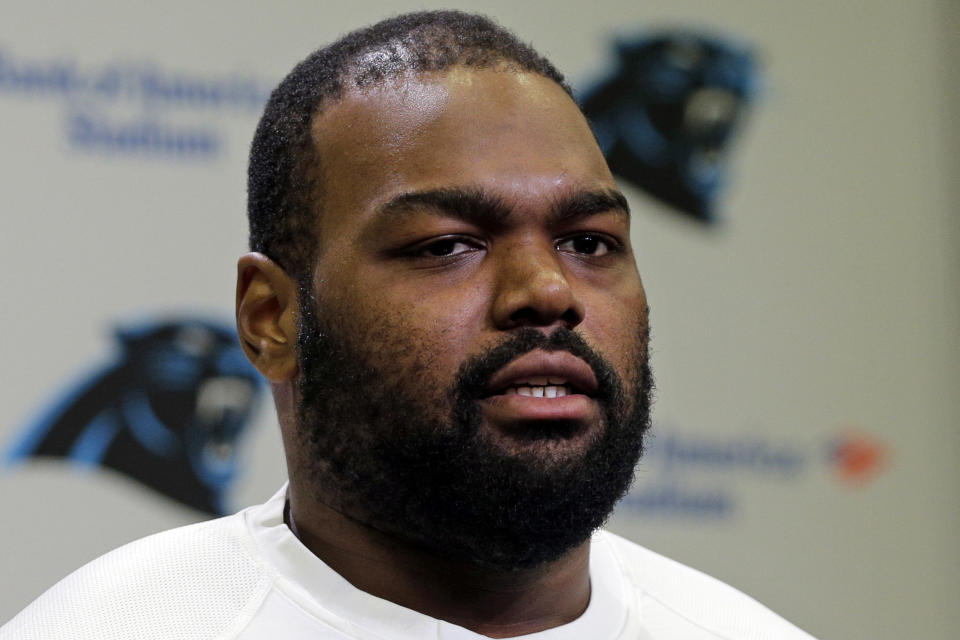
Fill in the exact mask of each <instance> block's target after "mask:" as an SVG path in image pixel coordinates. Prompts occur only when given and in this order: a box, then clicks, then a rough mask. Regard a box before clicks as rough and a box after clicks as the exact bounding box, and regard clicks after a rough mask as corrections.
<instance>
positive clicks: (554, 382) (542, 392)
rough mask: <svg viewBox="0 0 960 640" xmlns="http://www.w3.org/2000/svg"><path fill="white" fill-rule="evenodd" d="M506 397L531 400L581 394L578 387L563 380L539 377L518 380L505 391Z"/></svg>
mask: <svg viewBox="0 0 960 640" xmlns="http://www.w3.org/2000/svg"><path fill="white" fill-rule="evenodd" d="M502 393H503V395H505V396H528V397H531V398H563V397H564V396H569V395H572V394H575V393H579V391H578V390H577V388H576V387H574V386H573V385H572V384H569V383H568V382H567V381H566V380H564V379H562V378H545V377H537V378H530V379H529V380H517V381H515V382H513V383H511V385H510V386H509V387H507V388H506V389H504V390H503V392H502Z"/></svg>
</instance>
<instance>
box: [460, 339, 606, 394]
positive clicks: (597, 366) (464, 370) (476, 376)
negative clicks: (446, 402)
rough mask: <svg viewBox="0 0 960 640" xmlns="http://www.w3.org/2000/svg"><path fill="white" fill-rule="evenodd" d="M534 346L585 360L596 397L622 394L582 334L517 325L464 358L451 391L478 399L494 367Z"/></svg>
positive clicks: (530, 349) (493, 371)
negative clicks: (505, 335)
mask: <svg viewBox="0 0 960 640" xmlns="http://www.w3.org/2000/svg"><path fill="white" fill-rule="evenodd" d="M537 349H539V350H542V351H547V352H553V351H567V352H569V353H571V354H572V355H574V356H576V357H577V358H580V359H581V360H583V361H584V362H586V363H587V365H589V366H590V368H591V369H592V370H593V374H594V375H595V376H596V378H597V384H598V387H599V389H598V394H597V399H598V400H600V401H602V402H606V403H608V404H609V403H616V402H619V401H620V399H621V398H622V396H623V384H622V382H621V381H620V377H619V376H618V375H617V373H616V372H615V371H614V369H613V366H612V365H611V364H610V363H609V362H607V360H606V359H605V358H604V357H603V356H601V355H600V354H599V353H598V352H597V351H596V350H595V349H594V348H593V347H591V346H590V345H589V344H588V343H587V341H586V340H584V339H583V336H581V335H580V334H578V333H576V332H575V331H571V330H570V329H566V328H560V329H556V330H555V331H554V332H553V333H551V334H550V335H546V334H544V333H543V332H542V331H538V330H537V329H532V328H528V327H527V328H522V329H517V330H516V331H514V332H513V333H512V334H511V335H510V336H509V337H508V338H506V339H505V340H504V341H503V342H501V343H500V344H497V345H495V346H493V347H491V348H489V349H487V350H486V351H484V352H483V353H480V354H477V355H475V356H472V357H471V358H469V359H468V360H467V361H465V362H464V363H463V364H462V365H461V366H460V369H459V371H458V373H457V376H456V382H455V384H454V386H453V389H452V390H451V394H452V395H459V396H460V397H461V398H462V397H464V396H465V397H466V398H469V399H471V400H480V399H481V398H483V396H484V394H485V391H486V389H487V387H488V385H489V383H490V379H491V378H492V377H493V375H494V374H495V373H496V372H497V371H499V370H500V369H502V368H503V367H505V366H506V365H507V364H509V363H510V362H512V361H513V360H516V359H517V358H519V357H520V356H522V355H525V354H527V353H530V352H531V351H535V350H537Z"/></svg>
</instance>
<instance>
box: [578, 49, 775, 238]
mask: <svg viewBox="0 0 960 640" xmlns="http://www.w3.org/2000/svg"><path fill="white" fill-rule="evenodd" d="M616 52H617V66H616V69H615V70H614V72H613V73H612V74H611V75H610V76H609V77H607V78H605V79H604V80H602V81H601V82H599V83H598V84H597V85H596V86H594V87H593V88H591V89H590V90H588V91H587V92H585V94H584V95H583V97H582V99H581V101H580V102H581V106H582V107H583V111H584V113H585V114H586V115H587V118H588V119H589V120H590V123H591V126H592V127H593V130H594V133H595V134H596V136H597V140H598V141H599V143H600V148H601V149H602V150H603V154H604V156H606V158H607V162H608V163H609V164H610V168H611V170H612V171H613V172H614V173H616V174H618V175H620V176H622V177H623V178H626V179H627V180H629V181H630V182H633V183H634V184H636V185H637V186H638V187H640V188H641V189H643V190H645V191H647V192H648V193H650V194H651V195H652V196H654V197H656V198H659V199H660V200H662V201H664V202H666V203H667V204H669V205H671V206H673V207H675V208H677V209H679V210H680V211H682V212H684V213H687V214H689V215H691V216H693V217H694V218H696V219H698V220H701V221H704V222H709V221H712V220H713V219H714V217H715V208H716V205H715V201H716V198H717V196H718V194H719V192H720V191H721V189H722V186H723V182H724V164H723V160H724V159H725V152H726V151H727V147H728V144H729V142H730V140H731V138H732V136H733V133H734V131H735V130H736V128H737V125H738V123H739V122H740V120H741V119H742V117H743V114H744V112H745V106H746V104H747V103H748V102H749V100H750V98H751V97H752V96H753V94H754V93H755V85H756V84H757V82H758V80H757V78H756V76H757V71H756V64H755V62H754V57H753V54H752V53H751V52H750V51H749V50H747V49H745V48H743V47H739V46H736V45H733V44H729V43H727V42H723V41H721V40H719V39H716V38H710V37H707V36H704V35H701V34H695V33H690V32H682V31H676V32H674V31H667V32H663V33H658V34H654V35H651V36H649V37H641V38H637V39H634V40H631V41H622V42H619V43H617V45H616Z"/></svg>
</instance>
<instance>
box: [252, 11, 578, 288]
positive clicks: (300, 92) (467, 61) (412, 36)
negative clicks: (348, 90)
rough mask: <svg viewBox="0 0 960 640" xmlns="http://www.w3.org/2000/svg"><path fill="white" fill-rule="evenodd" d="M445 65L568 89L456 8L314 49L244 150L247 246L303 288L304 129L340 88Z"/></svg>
mask: <svg viewBox="0 0 960 640" xmlns="http://www.w3.org/2000/svg"><path fill="white" fill-rule="evenodd" d="M453 66H465V67H470V68H476V69H496V70H504V71H519V72H532V73H536V74H539V75H541V76H544V77H546V78H549V79H550V80H553V81H554V82H556V83H557V84H558V85H560V87H562V88H563V90H564V91H566V92H567V94H568V95H571V97H572V92H571V90H570V87H569V86H568V85H567V83H566V82H565V81H564V78H563V75H562V74H561V73H560V72H559V71H557V69H556V68H555V67H554V66H553V64H552V63H551V62H550V61H549V60H547V59H546V58H544V57H543V56H541V55H540V54H539V53H537V52H536V51H534V49H533V48H532V47H531V46H530V45H527V44H524V43H523V42H521V41H520V40H518V39H517V37H516V36H514V35H513V34H512V33H510V32H509V31H507V30H506V29H504V28H503V27H501V26H499V25H497V24H496V23H494V22H493V21H492V20H490V19H489V18H487V17H485V16H480V15H473V14H468V13H463V12H460V11H424V12H417V13H408V14H404V15H400V16H397V17H394V18H390V19H387V20H384V21H382V22H378V23H377V24H374V25H372V26H369V27H366V28H363V29H358V30H356V31H353V32H351V33H349V34H347V35H345V36H343V37H342V38H340V39H339V40H337V41H336V42H334V43H333V44H331V45H329V46H327V47H324V48H323V49H319V50H317V51H315V52H314V53H312V54H311V55H310V56H308V57H307V58H306V59H304V60H303V61H302V62H300V63H299V64H298V65H297V66H296V67H294V69H293V71H291V72H290V74H289V75H287V77H286V78H284V79H283V80H282V81H281V82H280V84H279V85H278V86H277V88H276V89H274V90H273V93H272V94H271V95H270V99H269V100H268V101H267V104H266V107H265V109H264V112H263V116H262V117H261V118H260V123H259V124H258V125H257V130H256V133H255V134H254V136H253V144H252V146H251V149H250V166H249V172H248V182H247V216H248V219H249V224H250V249H251V250H252V251H258V252H260V253H264V254H266V255H267V256H269V257H270V258H271V259H272V260H274V261H275V262H277V263H278V264H279V265H280V266H281V267H282V268H283V269H284V270H285V271H287V273H288V274H290V275H291V276H292V277H294V278H296V279H297V280H298V281H300V282H304V281H305V280H304V278H306V277H307V275H308V272H309V265H310V264H311V262H312V260H313V259H314V257H315V253H316V250H315V249H316V244H317V237H316V228H317V225H316V224H315V216H317V215H318V213H320V211H321V210H322V204H321V200H322V185H321V184H320V183H319V175H320V173H319V171H318V169H319V166H320V162H321V161H322V159H321V158H320V157H319V156H318V152H317V149H316V147H315V145H314V144H313V142H312V138H311V135H310V128H311V124H312V122H313V119H314V117H315V116H316V115H317V114H318V113H320V112H321V110H322V109H323V106H324V104H325V103H329V102H331V101H335V100H337V99H339V98H340V96H341V95H342V93H343V91H344V88H345V86H346V85H347V84H348V83H353V85H354V86H356V87H362V86H367V85H371V84H376V83H377V82H381V81H383V80H384V79H386V78H391V77H396V76H398V75H401V74H403V73H409V72H414V73H417V72H431V71H443V70H446V69H449V68H451V67H453Z"/></svg>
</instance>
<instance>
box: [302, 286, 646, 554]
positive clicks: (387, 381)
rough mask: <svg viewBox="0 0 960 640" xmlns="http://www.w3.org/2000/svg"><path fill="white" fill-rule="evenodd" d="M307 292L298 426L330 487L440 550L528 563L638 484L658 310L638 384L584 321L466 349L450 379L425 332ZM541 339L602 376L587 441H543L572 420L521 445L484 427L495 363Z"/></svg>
mask: <svg viewBox="0 0 960 640" xmlns="http://www.w3.org/2000/svg"><path fill="white" fill-rule="evenodd" d="M301 301H302V302H301V323H300V332H299V337H298V364H299V376H300V377H299V379H298V400H299V405H298V419H299V425H298V435H299V437H300V439H301V443H302V446H304V447H306V451H307V452H308V456H309V460H310V468H309V473H310V476H311V483H312V484H313V486H314V487H315V498H316V499H317V500H320V501H322V502H324V503H326V504H328V505H329V506H332V507H334V508H335V509H337V510H338V511H341V512H342V513H344V514H345V515H347V516H349V517H351V518H353V519H355V520H358V521H361V522H363V523H365V524H366V525H368V526H371V527H373V528H375V529H378V530H380V531H382V532H385V533H387V534H390V535H393V536H397V537H399V538H401V539H403V540H405V541H406V542H408V543H411V544H414V545H417V546H420V547H422V548H424V549H425V550H427V551H428V552H431V553H435V554H438V555H441V556H444V557H447V558H449V559H451V560H454V561H465V562H469V563H472V564H474V565H476V566H479V567H486V568H492V569H496V570H517V569H525V568H531V567H535V566H537V565H540V564H542V563H545V562H549V561H552V560H555V559H557V558H559V557H560V556H561V555H562V554H563V553H565V552H567V551H569V550H570V549H572V548H574V547H575V546H577V545H579V544H581V543H582V542H583V541H585V540H586V539H587V538H588V537H589V536H590V534H591V533H592V532H593V531H594V530H596V529H597V528H598V527H600V526H601V525H602V524H603V522H604V521H605V520H606V519H607V517H608V516H609V515H610V513H611V512H612V510H613V507H614V505H615V504H616V502H617V501H618V500H619V499H620V498H621V497H622V496H623V495H624V494H625V493H626V491H627V490H628V489H629V487H630V484H631V482H632V480H633V474H634V468H635V466H636V463H637V461H638V460H639V458H640V455H641V453H642V449H643V435H644V434H645V433H646V431H647V430H648V428H649V425H650V403H651V395H652V387H653V381H652V376H651V372H650V367H649V363H648V357H647V348H646V345H647V322H646V318H638V321H637V331H636V334H635V337H636V341H635V344H633V345H631V347H632V350H633V356H634V357H633V358H632V359H631V366H630V367H629V371H628V372H627V377H628V383H629V384H626V385H625V384H624V381H623V380H622V379H621V377H620V376H618V375H617V373H616V372H615V370H614V368H613V367H612V366H611V365H610V364H609V363H608V362H607V361H606V360H605V359H604V358H603V357H601V356H600V354H599V353H597V351H596V350H595V349H593V348H592V347H591V346H590V345H588V344H587V343H586V341H585V340H584V339H583V338H582V337H581V336H580V335H579V334H578V333H576V332H574V331H571V330H568V329H557V330H554V331H553V332H552V333H551V334H550V335H549V336H547V335H545V334H544V333H543V332H542V331H540V330H538V329H534V328H522V329H518V330H516V331H513V332H511V333H510V334H508V335H507V336H506V337H505V338H504V340H503V341H502V342H500V343H499V344H497V345H495V346H493V347H491V348H489V349H487V350H485V351H484V352H482V353H480V354H477V355H475V356H473V357H471V358H469V359H468V360H467V361H465V362H464V363H463V364H462V365H461V366H460V368H459V372H458V374H457V375H456V377H455V380H454V382H453V383H452V384H451V385H450V386H449V388H447V389H443V390H440V389H436V387H434V386H431V385H430V381H432V380H434V379H435V372H433V371H431V369H432V368H433V366H434V364H435V363H434V362H433V359H432V358H431V357H430V354H429V350H428V349H427V348H426V347H422V348H421V340H422V337H423V336H419V335H411V334H410V332H405V331H403V330H398V329H397V328H395V327H391V326H389V324H384V325H381V326H380V327H379V329H378V330H374V331H370V330H368V331H362V330H358V329H357V328H352V329H349V330H348V329H347V328H346V326H345V324H344V322H343V320H342V318H340V317H339V316H338V315H337V314H336V313H333V312H330V311H324V312H323V313H320V312H319V311H318V310H319V309H322V308H324V307H323V306H321V305H319V304H318V302H317V300H316V298H315V297H314V296H312V295H310V292H308V291H303V290H302V291H301ZM534 349H542V350H545V351H557V350H565V351H569V352H571V353H572V354H573V355H575V356H577V357H580V358H582V359H583V360H584V361H585V362H587V364H589V365H590V367H591V368H592V369H593V371H594V374H595V375H596V377H597V380H598V383H599V389H600V391H599V394H598V396H597V398H596V399H597V401H598V402H599V404H600V406H601V407H602V410H603V411H602V413H603V420H604V424H603V426H602V428H601V429H598V430H596V432H595V434H594V435H593V437H592V439H591V441H590V442H589V443H588V445H587V446H586V447H585V450H583V451H582V452H580V453H579V455H567V456H551V455H549V454H547V455H543V453H544V452H549V451H550V447H549V446H548V445H549V442H548V440H549V439H551V438H563V437H565V436H564V433H565V432H566V431H567V429H566V425H562V424H553V425H542V427H543V428H542V429H529V430H527V431H526V433H527V434H528V435H527V436H525V437H528V438H531V439H534V440H535V439H537V438H540V439H542V442H541V443H537V442H530V443H528V445H529V446H526V447H524V448H523V451H521V452H519V453H518V452H512V451H506V450H505V449H504V448H503V447H502V446H499V445H498V444H496V443H495V442H493V441H492V440H491V438H490V437H489V434H487V433H485V432H486V431H487V430H486V429H483V428H482V420H483V418H482V414H481V409H480V405H479V402H480V400H481V399H482V398H483V396H484V395H485V393H486V388H487V384H488V382H489V380H490V377H491V376H492V375H493V374H494V373H495V372H496V371H497V370H499V369H500V368H502V367H503V366H504V365H506V364H507V363H509V362H510V361H512V360H514V359H516V358H517V357H519V356H521V355H523V354H525V353H529V352H530V351H532V350H534ZM400 354H404V355H406V356H408V357H398V356H399V355H400ZM401 363H405V364H401ZM538 434H539V435H538ZM540 444H542V445H544V446H538V445H540ZM524 453H526V455H525V454H524Z"/></svg>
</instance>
